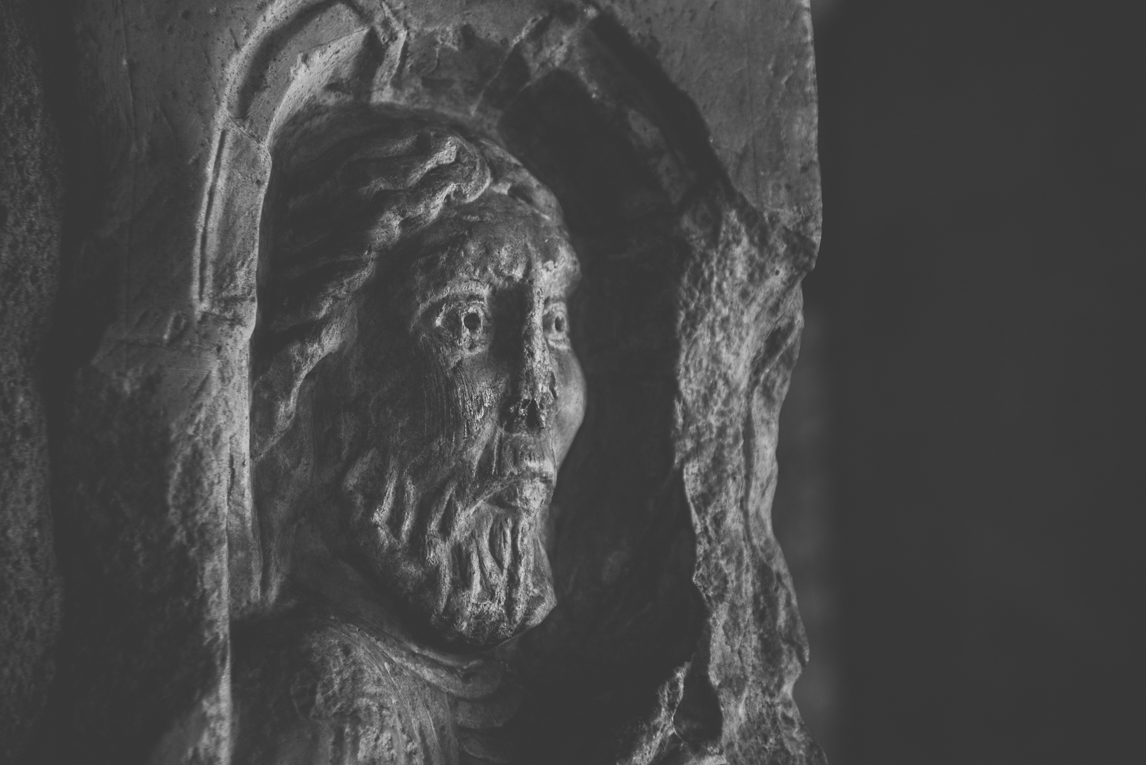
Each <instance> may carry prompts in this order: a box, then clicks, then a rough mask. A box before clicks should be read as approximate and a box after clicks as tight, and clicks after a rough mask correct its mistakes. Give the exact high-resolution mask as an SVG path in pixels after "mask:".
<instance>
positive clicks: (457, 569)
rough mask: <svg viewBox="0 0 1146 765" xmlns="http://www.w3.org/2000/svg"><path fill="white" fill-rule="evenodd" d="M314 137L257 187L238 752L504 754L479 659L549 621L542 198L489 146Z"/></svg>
mask: <svg viewBox="0 0 1146 765" xmlns="http://www.w3.org/2000/svg"><path fill="white" fill-rule="evenodd" d="M310 122H312V123H317V126H318V127H319V128H320V129H316V126H315V125H313V124H312V125H308V126H307V127H308V128H309V129H306V130H301V131H298V132H301V133H302V135H294V136H292V140H289V141H286V142H285V143H286V144H287V149H285V150H284V151H289V157H288V158H286V159H284V162H287V163H293V164H294V165H297V166H298V167H297V168H292V171H288V172H287V177H286V178H283V179H281V180H279V179H278V178H274V179H273V180H272V182H273V184H274V185H272V191H271V193H272V195H277V196H278V200H277V203H276V204H275V205H274V207H273V208H272V209H273V216H274V217H273V221H272V224H271V225H273V226H274V229H273V233H272V234H271V235H270V241H271V243H270V245H269V249H270V253H269V257H268V261H269V262H267V263H265V264H264V265H263V266H262V268H263V271H264V273H265V277H264V282H265V286H264V289H263V297H262V299H261V300H260V305H261V306H263V307H262V309H261V316H260V325H259V327H258V328H256V332H255V349H256V350H255V354H254V418H255V419H254V422H253V424H252V443H253V447H254V448H253V454H252V457H253V459H254V464H255V499H256V504H257V505H259V509H258V512H259V513H260V514H261V515H262V516H263V521H262V523H261V526H260V529H261V532H262V534H263V540H264V542H263V544H264V549H265V559H266V560H268V561H271V567H270V569H269V570H268V571H267V573H266V576H268V577H271V578H273V579H274V580H275V581H274V582H273V584H270V585H269V586H268V587H267V589H268V590H271V591H274V592H275V600H276V601H277V602H278V603H280V604H282V605H281V606H280V607H279V608H278V609H277V611H278V613H276V614H275V615H274V616H271V617H266V616H262V617H255V618H253V619H251V622H252V624H250V625H246V626H245V627H243V628H239V629H237V630H236V633H235V641H236V646H237V654H236V662H237V664H236V667H237V669H236V680H235V682H236V688H235V714H236V725H235V729H236V730H237V731H238V735H237V749H236V757H237V758H238V761H240V762H245V763H252V765H253V764H254V763H280V762H282V763H285V762H306V763H316V764H317V763H320V762H362V763H366V762H394V763H400V762H401V763H405V762H416V763H423V762H424V763H437V762H456V761H457V757H458V756H459V753H460V754H461V755H462V756H463V757H465V756H474V757H477V758H478V759H480V760H482V761H485V760H487V759H490V758H492V761H497V762H501V761H509V760H508V759H506V758H507V757H508V756H509V752H510V746H511V745H510V744H509V743H500V744H499V743H498V742H497V738H498V733H499V731H498V730H496V726H498V725H499V724H501V723H505V722H506V721H507V720H508V719H509V716H510V715H511V714H512V713H513V712H514V711H515V709H514V704H515V702H516V701H517V700H518V699H517V698H516V697H515V693H514V691H515V689H514V688H513V687H512V684H511V683H508V682H505V681H502V680H501V678H500V676H501V675H502V673H503V668H502V667H501V666H500V663H499V661H498V660H497V659H496V658H494V657H492V656H490V655H488V650H489V649H492V648H495V647H497V646H498V645H499V644H503V643H504V642H505V641H507V640H509V639H511V638H514V637H516V636H517V635H519V634H520V633H521V632H522V631H524V630H525V629H528V628H530V627H533V626H535V625H537V624H538V623H539V622H540V621H541V620H542V619H543V618H544V617H545V616H546V615H547V614H548V613H549V611H550V610H551V609H552V607H553V604H554V593H553V583H552V575H551V573H550V569H549V562H548V558H547V556H546V552H545V550H544V547H543V534H544V531H545V525H546V523H547V515H548V511H549V503H550V499H551V496H552V493H553V487H554V483H555V481H556V477H557V470H558V468H559V467H560V464H561V461H562V460H563V459H564V457H565V455H566V453H567V452H568V451H569V447H570V446H571V444H572V441H573V437H574V435H575V434H576V432H577V428H578V427H579V426H580V424H581V419H582V417H583V415H584V408H585V395H584V378H583V376H582V373H581V369H580V365H579V364H578V362H577V358H576V356H575V355H574V353H573V350H572V347H571V345H570V339H569V331H568V330H569V326H568V322H569V317H568V311H567V308H566V300H567V298H568V297H569V295H570V293H571V292H572V290H573V288H574V287H575V286H576V284H577V280H578V277H579V266H578V262H577V258H576V255H575V254H574V252H573V248H572V246H571V245H570V244H569V242H568V235H567V234H566V233H565V231H564V223H563V221H562V217H561V212H560V207H559V205H558V203H557V200H556V199H555V198H554V197H553V195H552V193H551V192H549V191H548V190H547V189H545V188H544V187H543V186H542V185H541V184H540V183H539V182H538V181H536V180H535V179H534V178H533V177H532V176H530V175H529V173H528V172H527V171H526V170H525V169H524V168H523V167H522V166H521V165H520V164H519V163H518V162H517V161H516V160H514V159H513V158H512V157H510V156H509V155H508V154H507V153H506V152H505V151H504V150H503V149H501V148H499V147H498V146H497V145H496V144H494V143H492V142H491V141H489V140H488V139H485V138H481V137H476V136H472V135H471V136H469V137H466V136H464V135H463V133H462V131H461V130H460V129H458V128H456V127H450V126H448V125H447V124H445V121H444V120H443V119H442V118H440V117H438V118H434V117H426V116H417V117H415V116H398V115H394V114H387V113H376V112H373V111H366V112H362V111H360V110H359V111H355V112H352V113H350V114H327V113H321V114H319V115H318V116H316V117H312V118H311V120H310ZM331 136H333V138H334V140H333V143H332V145H329V146H324V147H323V150H322V151H319V152H315V151H313V146H315V145H320V144H322V143H323V142H324V141H330V138H331ZM304 147H309V148H311V150H310V151H307V148H304ZM300 154H301V155H302V156H301V157H300V156H299V155H300ZM475 650H478V651H481V650H485V651H486V652H487V653H486V654H477V655H474V654H473V651H475ZM459 651H461V652H463V653H459ZM464 652H468V654H469V655H467V653H464ZM475 728H476V729H479V730H474V729H475ZM467 761H468V760H467Z"/></svg>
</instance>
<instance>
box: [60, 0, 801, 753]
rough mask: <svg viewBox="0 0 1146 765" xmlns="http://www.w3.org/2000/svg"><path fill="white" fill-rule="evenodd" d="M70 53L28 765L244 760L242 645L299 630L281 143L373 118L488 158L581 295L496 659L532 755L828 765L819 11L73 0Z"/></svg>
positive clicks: (788, 3)
mask: <svg viewBox="0 0 1146 765" xmlns="http://www.w3.org/2000/svg"><path fill="white" fill-rule="evenodd" d="M75 26H76V29H77V33H76V37H75V41H76V45H77V46H78V50H79V55H78V58H79V62H78V73H77V79H78V85H77V92H76V93H75V94H74V95H73V96H72V98H73V100H74V102H75V103H76V104H77V109H78V112H79V113H80V114H81V115H83V117H84V119H85V120H86V122H85V131H84V134H85V136H88V137H90V140H91V143H90V145H89V146H86V147H85V151H86V152H87V153H88V154H89V155H90V162H91V166H92V171H91V172H92V178H93V184H95V186H96V187H97V188H98V193H96V194H93V195H92V202H93V203H98V204H99V205H102V207H101V209H99V210H98V212H95V213H94V214H91V215H89V216H88V217H87V218H86V219H85V220H86V221H87V222H86V223H85V224H84V225H85V226H86V229H85V230H83V231H80V232H79V233H78V239H79V240H80V244H79V245H78V250H77V252H76V253H75V257H74V266H73V270H72V272H71V273H70V274H68V279H67V282H66V284H67V292H66V293H65V294H64V296H63V298H62V300H64V301H72V303H70V304H74V305H76V306H81V307H82V308H83V310H74V311H71V312H70V313H69V321H68V323H67V326H64V327H62V328H61V329H60V333H61V334H62V335H63V336H65V337H69V338H72V344H71V345H70V346H69V347H70V348H71V349H72V350H71V353H72V355H71V356H70V357H69V362H68V363H67V364H64V365H63V366H64V367H65V368H67V369H70V370H72V371H70V372H68V375H69V379H68V380H67V382H66V386H65V387H67V389H68V390H69V393H68V394H67V396H66V397H65V399H66V400H64V401H61V402H60V411H59V421H60V422H61V427H60V437H61V444H59V448H58V453H59V454H60V460H61V464H60V465H59V466H58V468H59V469H58V471H57V474H58V475H59V476H60V477H61V481H62V482H61V486H62V491H61V492H60V496H61V497H62V499H61V506H60V507H58V508H57V509H56V510H57V514H58V517H59V518H60V529H59V531H60V533H61V534H62V536H64V537H65V539H66V540H67V549H68V555H67V561H66V567H65V570H64V575H65V591H66V592H67V593H68V599H69V600H68V602H69V604H71V605H69V610H68V620H69V621H68V625H69V626H68V632H67V635H66V636H65V651H64V658H63V665H64V666H65V668H66V670H65V671H64V673H63V677H62V678H61V679H60V681H59V682H58V683H57V685H56V691H55V697H54V706H53V708H52V710H51V712H50V718H49V723H50V724H45V725H44V726H42V727H44V728H45V729H47V730H59V731H66V735H57V736H47V737H45V739H44V740H43V741H41V742H40V752H39V755H40V757H41V759H45V760H49V761H51V760H64V761H75V760H77V759H81V758H82V759H85V760H89V761H116V762H155V763H167V762H191V761H194V762H204V763H207V762H218V763H222V762H226V761H228V759H229V756H230V752H231V743H230V742H231V741H232V733H233V732H232V730H231V720H232V701H231V686H230V674H231V673H230V661H231V654H230V643H231V631H232V622H233V623H234V624H235V625H238V626H237V627H236V629H237V630H239V631H241V630H242V628H243V627H244V626H245V625H247V624H258V620H259V619H261V618H264V617H265V618H278V616H279V615H278V614H277V613H276V612H274V609H275V607H276V606H275V597H274V593H273V592H272V591H268V589H267V584H268V580H267V578H266V577H265V576H264V573H263V572H264V566H265V561H264V560H262V553H261V550H260V546H259V538H258V533H259V517H260V515H259V514H260V511H261V510H263V509H264V508H260V507H259V506H258V505H257V503H256V502H254V501H253V500H252V492H251V467H250V465H251V455H250V447H251V443H252V435H254V436H255V437H257V436H258V434H257V433H252V432H251V419H250V418H251V401H250V391H249V382H250V362H249V358H250V342H251V336H252V332H253V331H254V329H255V325H256V316H257V309H258V306H257V305H256V284H257V282H258V269H259V263H260V259H261V258H262V257H264V256H265V254H264V253H261V252H260V248H261V247H263V246H265V242H263V241H262V233H263V232H262V230H261V226H262V224H263V222H264V221H263V216H262V205H263V202H264V196H265V195H266V193H267V192H266V189H267V187H268V185H269V183H270V182H271V179H272V169H273V166H274V156H275V149H276V146H277V140H278V138H279V137H280V136H281V135H282V130H283V127H284V125H288V124H290V121H291V119H292V118H293V117H295V116H297V115H298V114H299V113H301V112H302V111H303V110H305V109H315V108H317V109H337V108H342V107H346V106H354V105H358V106H371V107H375V106H378V105H389V106H392V107H403V108H406V109H420V110H432V111H433V112H436V113H438V114H442V115H445V116H447V117H449V118H451V119H454V120H457V121H460V122H463V123H466V124H468V125H470V126H472V127H473V128H474V129H475V130H479V131H482V132H484V133H485V134H487V135H490V136H492V137H494V138H495V139H496V140H498V141H499V142H501V143H502V144H503V145H504V147H505V148H506V149H508V150H509V152H510V153H512V154H513V155H515V156H516V157H517V159H518V160H520V161H521V162H522V164H524V166H525V167H526V168H528V169H529V171H530V172H531V173H533V175H535V176H536V177H537V178H538V179H539V180H540V181H541V182H542V183H543V184H545V186H547V187H548V188H549V189H551V190H552V191H553V193H554V194H555V195H556V197H557V199H558V200H559V201H560V203H561V206H562V207H563V208H564V211H565V216H566V221H567V224H568V229H569V233H570V240H571V242H572V243H573V245H574V247H575V248H576V250H577V254H578V256H579V258H580V260H581V263H582V268H583V271H584V280H583V284H582V287H581V289H580V291H579V292H578V293H577V296H576V298H575V299H574V301H573V304H572V305H571V323H572V328H573V329H572V332H573V344H574V348H575V349H576V351H577V355H578V357H579V358H580V361H581V364H582V366H583V367H584V370H585V375H586V380H587V390H588V397H589V398H588V407H587V412H586V417H585V422H584V424H583V426H582V428H581V431H580V433H579V435H578V437H577V440H576V442H575V443H574V445H573V448H572V451H571V452H570V455H569V457H568V459H567V461H566V463H565V466H564V467H563V469H562V472H561V476H560V478H559V480H558V486H557V494H556V497H555V504H556V505H557V507H558V508H559V512H558V513H557V514H556V519H555V522H554V527H553V533H552V548H553V549H552V566H553V572H554V578H555V584H556V590H557V602H558V605H557V608H556V610H555V611H554V612H553V613H552V614H551V616H550V617H549V619H547V620H546V621H545V622H544V623H543V624H542V625H541V626H539V627H538V628H536V629H534V630H533V631H531V632H528V633H526V635H525V637H524V638H522V639H521V641H520V645H519V646H517V650H516V651H515V653H514V656H513V657H511V658H509V659H506V661H507V662H508V663H509V664H510V665H511V666H510V670H511V671H512V673H513V674H514V675H515V676H517V677H518V678H519V679H520V683H521V686H522V693H523V694H524V698H525V703H524V704H523V705H522V712H521V714H520V715H519V716H518V717H517V718H516V720H515V721H514V722H512V723H510V725H511V726H516V727H514V728H513V730H514V731H516V733H515V735H516V736H517V738H518V740H519V747H520V751H521V752H522V754H521V756H520V759H521V761H523V762H534V761H548V762H569V763H592V762H601V763H605V762H618V763H619V762H625V763H634V764H635V763H663V764H665V765H667V764H668V763H683V762H696V763H700V762H704V763H718V762H729V763H757V762H771V763H777V765H788V764H789V763H791V764H793V765H794V764H795V763H814V762H820V761H821V760H822V755H821V754H820V753H819V750H818V748H817V747H816V746H815V744H814V743H812V742H811V741H810V739H809V738H808V736H807V734H806V732H805V731H804V728H803V726H802V723H801V722H800V720H799V715H798V713H797V711H796V709H795V707H794V704H793V703H792V701H791V695H790V694H791V686H792V683H793V682H794V680H795V678H796V675H797V674H798V672H799V668H800V666H801V664H802V662H804V661H805V660H806V644H805V641H804V638H803V633H802V628H801V626H800V622H799V618H798V615H797V613H796V609H795V604H794V602H793V596H792V589H791V583H790V581H789V578H788V574H787V571H786V568H785V565H784V562H783V558H782V556H781V554H780V551H779V549H778V547H777V545H776V543H775V540H774V538H773V536H772V532H771V527H770V517H769V506H770V503H771V496H772V492H773V489H774V485H775V471H776V467H775V454H774V453H775V445H776V422H777V417H778V413H779V408H780V403H781V401H782V398H783V395H784V392H785V388H786V384H787V379H788V373H789V371H790V369H791V366H792V364H793V363H794V361H795V355H796V348H797V344H798V337H799V331H800V321H801V320H800V292H799V281H800V278H801V277H802V276H803V274H804V273H806V272H807V270H808V269H810V268H811V266H812V263H813V260H814V256H815V251H816V246H817V242H818V232H819V204H818V177H817V168H816V164H815V140H814V138H815V135H814V119H815V108H814V91H813V78H812V63H811V46H810V26H809V21H808V10H807V7H806V5H805V4H804V3H802V2H798V1H795V0H768V1H767V2H750V1H749V0H741V1H740V2H733V3H722V4H716V5H712V6H706V5H704V4H699V3H686V2H681V3H663V4H662V3H652V2H649V3H635V2H616V3H607V4H605V5H604V7H603V8H597V7H594V6H591V5H589V4H582V3H562V2H550V1H548V0H518V1H516V2H515V1H512V0H491V2H485V3H468V2H460V1H459V2H446V1H442V2H409V3H398V2H395V3H393V4H390V5H384V4H382V3H380V2H374V1H369V2H368V1H367V0H360V1H359V2H350V1H349V0H347V1H346V2H329V1H319V0H277V1H276V2H269V3H268V2H255V1H254V0H239V1H236V2H233V3H229V4H222V3H220V4H218V5H207V4H186V5H180V4H177V3H172V4H166V3H165V4H158V3H147V4H140V3H120V2H112V1H111V0H86V2H80V3H78V7H77V10H76V18H75ZM690 98H691V100H690ZM77 338H78V339H77ZM351 679H354V678H351ZM359 679H361V678H359ZM348 687H354V684H353V683H350V684H349V686H348Z"/></svg>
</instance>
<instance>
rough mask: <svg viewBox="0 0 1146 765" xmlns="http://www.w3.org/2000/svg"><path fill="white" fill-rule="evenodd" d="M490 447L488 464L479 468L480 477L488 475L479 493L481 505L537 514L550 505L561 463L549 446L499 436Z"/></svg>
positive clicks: (528, 440) (530, 440)
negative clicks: (484, 468)
mask: <svg viewBox="0 0 1146 765" xmlns="http://www.w3.org/2000/svg"><path fill="white" fill-rule="evenodd" d="M490 446H491V448H490V449H489V450H487V453H486V455H485V456H486V459H485V460H483V461H484V462H485V463H486V464H485V465H483V466H479V475H480V474H481V473H485V475H484V476H483V478H484V480H482V481H481V485H480V487H479V488H478V491H477V492H476V493H475V494H476V496H475V497H474V498H475V499H476V500H477V502H490V503H492V504H495V505H499V506H502V507H506V508H508V509H518V510H536V509H538V508H539V507H540V506H541V505H542V504H544V503H545V502H546V501H548V499H549V496H550V495H551V494H552V493H553V484H554V482H555V481H556V479H557V470H556V467H555V466H556V462H557V460H556V459H555V456H554V454H553V450H552V449H551V448H550V446H549V444H548V443H547V442H545V441H541V442H539V441H538V440H536V439H532V438H527V437H521V436H516V435H502V434H499V436H498V437H495V438H494V439H493V443H492V444H491V445H490ZM480 467H486V468H487V471H488V472H487V471H482V470H480Z"/></svg>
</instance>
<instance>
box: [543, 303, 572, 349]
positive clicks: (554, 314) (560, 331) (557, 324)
mask: <svg viewBox="0 0 1146 765" xmlns="http://www.w3.org/2000/svg"><path fill="white" fill-rule="evenodd" d="M544 326H545V336H546V338H547V339H548V340H549V343H550V345H556V346H561V347H564V346H567V345H568V344H569V314H568V312H567V311H566V309H565V304H564V303H554V304H553V305H550V306H549V307H548V308H546V310H545V319H544Z"/></svg>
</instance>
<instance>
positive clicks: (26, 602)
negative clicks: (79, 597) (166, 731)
mask: <svg viewBox="0 0 1146 765" xmlns="http://www.w3.org/2000/svg"><path fill="white" fill-rule="evenodd" d="M26 10H27V9H26V8H25V6H24V4H23V3H22V2H10V3H4V4H0V762H8V761H9V758H11V757H14V756H15V753H16V752H17V751H18V750H19V749H20V748H21V745H22V743H23V742H24V740H25V738H26V736H27V734H28V731H29V729H30V727H31V725H32V724H33V723H34V722H35V720H36V718H37V717H38V715H39V713H40V711H41V709H42V708H43V706H44V704H45V702H46V701H47V690H48V683H49V681H50V679H51V677H52V674H53V672H54V656H53V653H54V649H55V645H56V638H57V634H58V629H59V623H60V592H59V581H58V577H57V574H56V561H55V553H54V551H53V548H52V517H51V507H50V501H49V481H48V438H47V420H46V415H45V406H44V391H43V375H42V355H43V354H42V344H43V339H44V337H45V335H46V333H47V329H48V319H49V316H50V314H51V308H52V301H53V299H54V297H55V291H56V279H57V269H58V266H59V245H60V229H61V224H62V220H61V200H60V191H61V164H60V157H59V153H58V141H57V139H56V136H55V134H54V132H53V131H52V129H51V128H50V126H49V121H48V118H47V115H46V114H45V104H44V93H43V89H42V86H41V72H40V63H41V62H40V57H39V50H38V47H39V46H38V42H37V40H36V38H35V36H34V34H33V31H32V26H31V24H30V23H29V21H28V17H27V14H26Z"/></svg>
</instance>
